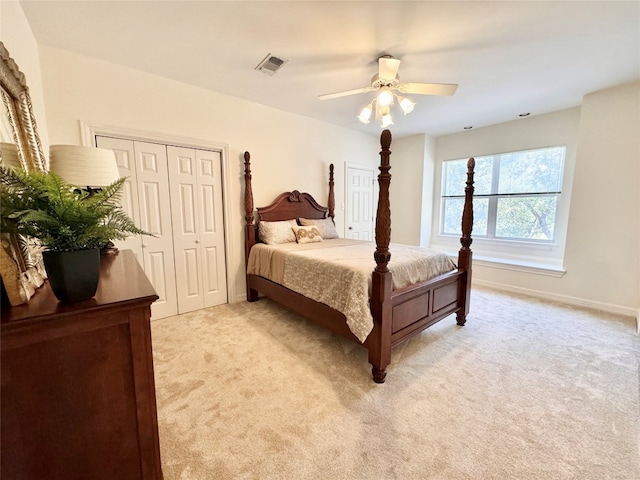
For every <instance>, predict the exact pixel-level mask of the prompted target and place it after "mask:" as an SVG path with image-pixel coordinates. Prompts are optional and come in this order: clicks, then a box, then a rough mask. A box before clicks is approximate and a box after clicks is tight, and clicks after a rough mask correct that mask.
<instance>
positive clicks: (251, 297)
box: [245, 130, 475, 383]
mask: <svg viewBox="0 0 640 480" xmlns="http://www.w3.org/2000/svg"><path fill="white" fill-rule="evenodd" d="M380 145H381V151H380V167H379V169H380V174H379V176H378V183H379V186H380V193H379V196H378V209H377V214H376V227H375V236H376V250H375V252H374V254H373V257H374V259H375V262H376V266H375V269H374V270H373V273H372V279H371V298H370V306H371V314H372V316H373V330H372V331H371V333H370V334H369V336H368V337H367V339H366V340H365V342H364V346H365V347H366V348H367V350H368V352H369V363H371V366H372V374H373V379H374V381H375V382H377V383H383V382H384V381H385V377H386V372H387V370H386V369H387V367H388V365H389V364H390V363H391V347H392V346H393V345H396V344H397V343H399V342H402V341H404V340H406V339H408V338H410V337H412V336H413V335H416V334H418V333H420V332H421V331H423V330H424V329H426V328H428V327H429V326H431V325H433V324H434V323H436V322H438V321H440V320H442V319H443V318H445V317H448V316H450V315H452V314H456V316H457V323H458V325H464V323H465V321H466V317H467V314H468V312H469V299H470V294H471V261H472V253H471V248H470V246H471V242H472V239H471V230H472V226H473V202H472V201H473V168H474V166H475V162H474V160H473V158H471V159H469V162H468V163H467V181H466V188H465V203H464V209H463V215H462V237H461V238H460V243H461V245H462V247H461V249H460V251H459V253H458V269H457V270H455V271H453V272H449V273H446V274H444V275H439V276H438V277H435V278H433V279H431V280H428V281H426V282H422V283H418V284H415V285H410V286H408V287H406V288H403V289H400V290H397V291H392V277H391V272H390V271H389V268H388V264H389V262H390V260H391V252H390V251H389V243H390V239H391V210H390V204H389V186H390V182H391V174H390V169H391V166H390V164H389V157H390V154H391V151H390V150H389V147H390V145H391V133H390V132H389V131H388V130H385V131H383V132H382V135H381V137H380ZM249 160H250V156H249V152H245V213H246V215H245V219H246V222H247V223H246V236H245V253H246V258H247V260H248V257H249V252H250V251H251V248H252V247H253V245H255V244H256V243H257V242H258V241H259V238H258V233H257V225H256V224H255V223H254V207H253V193H252V191H251V170H250V163H249ZM333 185H334V182H333V165H331V166H330V178H329V201H328V205H329V208H325V207H321V206H320V205H318V204H317V203H316V202H315V200H313V197H311V196H310V195H308V194H304V193H303V194H301V193H300V192H297V191H293V192H286V193H284V194H281V195H280V196H279V197H278V198H276V200H275V201H274V202H273V203H272V204H271V205H269V206H268V207H263V208H258V216H259V217H260V219H261V220H265V221H278V220H288V219H294V218H301V217H304V218H318V219H322V218H331V219H333V217H334V205H335V200H334V192H333ZM282 203H284V206H281V204H282ZM258 292H260V293H262V294H264V295H265V296H267V297H269V298H271V299H273V300H275V301H276V302H278V303H280V304H282V305H284V306H285V307H287V308H288V309H290V310H292V311H294V312H296V313H299V314H300V315H302V316H304V317H306V318H308V319H309V320H312V321H314V322H316V323H318V324H320V325H322V326H323V327H325V328H327V329H329V330H330V331H332V332H333V333H336V334H338V335H341V336H343V337H346V338H349V339H350V340H353V341H354V342H357V343H359V341H358V339H357V338H356V336H355V335H354V334H353V333H351V331H350V330H349V327H348V326H347V324H346V318H345V316H344V315H343V314H342V313H341V312H338V311H336V310H334V309H332V308H330V307H329V306H327V305H324V304H322V303H319V302H316V301H314V300H311V299H309V298H307V297H305V296H303V295H301V294H299V293H296V292H294V291H292V290H289V289H288V288H286V287H283V286H281V285H278V284H276V283H274V282H272V281H270V280H267V279H265V278H263V277H260V276H256V275H250V274H247V300H248V301H256V300H257V299H258Z"/></svg>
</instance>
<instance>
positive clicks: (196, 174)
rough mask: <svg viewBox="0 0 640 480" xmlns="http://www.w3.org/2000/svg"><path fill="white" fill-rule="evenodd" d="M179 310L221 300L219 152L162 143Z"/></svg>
mask: <svg viewBox="0 0 640 480" xmlns="http://www.w3.org/2000/svg"><path fill="white" fill-rule="evenodd" d="M167 154H168V159H169V178H170V187H171V188H170V190H171V204H172V217H173V225H174V231H173V235H174V251H175V263H176V279H177V285H178V292H177V293H178V310H179V312H180V313H184V312H189V311H192V310H197V309H199V308H204V307H210V306H213V305H220V304H222V303H226V302H227V284H226V264H225V258H226V256H225V251H224V221H223V213H222V171H221V168H222V163H221V162H222V158H221V155H220V152H213V151H205V150H197V149H192V148H184V147H174V146H169V147H167Z"/></svg>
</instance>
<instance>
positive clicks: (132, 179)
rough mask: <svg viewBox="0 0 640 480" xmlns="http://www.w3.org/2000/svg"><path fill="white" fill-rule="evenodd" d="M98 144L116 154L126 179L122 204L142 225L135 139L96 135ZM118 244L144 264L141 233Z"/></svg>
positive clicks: (121, 173)
mask: <svg viewBox="0 0 640 480" xmlns="http://www.w3.org/2000/svg"><path fill="white" fill-rule="evenodd" d="M96 146H97V147H100V148H110V149H111V150H113V153H115V155H116V162H117V164H118V171H119V173H120V176H121V177H125V178H126V180H125V182H124V185H123V187H122V197H121V199H120V204H121V205H122V209H123V210H124V211H125V212H126V213H127V215H129V217H130V218H131V219H132V220H133V223H135V224H136V226H138V227H139V226H140V225H141V224H140V206H139V204H138V182H137V181H136V163H135V153H134V151H133V141H131V140H124V139H121V138H110V137H96ZM115 243H116V246H117V247H118V248H119V249H121V250H127V249H129V250H131V251H133V254H134V255H135V256H136V259H137V260H138V263H139V264H140V265H142V264H143V262H144V260H143V258H142V238H140V236H139V235H132V236H130V237H127V239H126V240H118V241H117V242H115Z"/></svg>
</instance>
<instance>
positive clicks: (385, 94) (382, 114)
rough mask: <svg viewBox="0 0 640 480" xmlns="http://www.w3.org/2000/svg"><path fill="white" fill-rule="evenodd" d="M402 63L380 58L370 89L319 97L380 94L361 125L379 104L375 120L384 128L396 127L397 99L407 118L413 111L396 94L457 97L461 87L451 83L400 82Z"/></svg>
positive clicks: (392, 59) (368, 106)
mask: <svg viewBox="0 0 640 480" xmlns="http://www.w3.org/2000/svg"><path fill="white" fill-rule="evenodd" d="M399 67H400V60H398V59H397V58H393V57H392V56H391V55H383V56H381V57H379V58H378V73H377V74H375V75H374V76H373V77H372V78H371V85H370V86H368V87H362V88H356V89H354V90H345V91H343V92H337V93H328V94H325V95H320V96H319V97H318V98H319V99H320V100H330V99H332V98H339V97H346V96H348V95H356V94H359V93H367V92H373V91H377V92H378V93H377V94H376V98H374V99H373V100H372V101H371V103H370V104H369V105H367V106H366V107H364V108H363V110H362V112H361V113H360V115H358V119H359V120H360V121H361V122H362V123H369V119H370V118H371V113H372V111H373V103H374V102H375V103H376V118H380V119H381V120H382V127H383V128H384V127H387V126H389V125H392V124H393V121H392V120H391V114H390V106H391V105H392V104H393V102H394V97H395V98H397V99H398V103H399V104H400V107H401V108H402V111H403V112H404V113H405V115H406V114H407V113H409V112H411V111H412V110H413V107H414V106H415V103H414V102H412V101H411V100H409V99H408V98H406V97H403V96H401V95H398V94H396V93H394V92H400V93H409V94H416V95H446V96H451V95H453V94H454V93H455V91H456V89H457V88H458V85H456V84H451V83H411V82H400V77H399V76H398V68H399Z"/></svg>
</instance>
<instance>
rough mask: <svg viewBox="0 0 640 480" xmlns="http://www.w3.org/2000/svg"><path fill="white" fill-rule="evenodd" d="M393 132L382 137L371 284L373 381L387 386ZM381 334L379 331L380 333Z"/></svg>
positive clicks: (389, 340) (371, 358)
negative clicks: (390, 162) (390, 186)
mask: <svg viewBox="0 0 640 480" xmlns="http://www.w3.org/2000/svg"><path fill="white" fill-rule="evenodd" d="M390 145H391V132H390V131H389V130H384V131H383V132H382V134H381V135H380V146H381V147H382V149H381V150H380V167H379V170H380V174H379V175H378V184H379V186H380V195H379V197H378V211H377V214H376V251H375V253H374V254H373V258H374V259H375V261H376V268H375V269H374V271H373V274H372V280H371V314H372V315H373V329H374V332H372V334H371V335H370V338H372V339H373V342H374V343H371V344H369V345H368V346H367V348H368V349H369V363H371V365H372V370H371V371H372V374H373V380H374V381H375V382H376V383H383V382H384V379H385V376H386V375H387V366H388V365H389V364H390V363H391V317H392V311H391V272H390V271H389V267H388V264H389V260H390V259H391V253H390V252H389V243H390V241H391V207H390V204H389V184H390V183H391V174H390V173H389V170H390V169H391V166H390V165H389V156H390V155H391V151H390V150H389V147H390ZM376 330H377V331H376Z"/></svg>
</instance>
